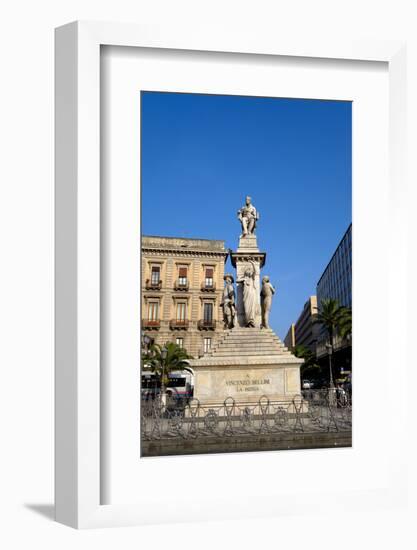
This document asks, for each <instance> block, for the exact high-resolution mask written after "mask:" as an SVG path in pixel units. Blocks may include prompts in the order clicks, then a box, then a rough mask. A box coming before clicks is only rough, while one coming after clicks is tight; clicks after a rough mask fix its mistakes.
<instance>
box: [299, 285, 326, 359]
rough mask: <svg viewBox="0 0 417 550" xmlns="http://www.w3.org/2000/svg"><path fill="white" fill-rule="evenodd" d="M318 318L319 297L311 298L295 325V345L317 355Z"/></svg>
mask: <svg viewBox="0 0 417 550" xmlns="http://www.w3.org/2000/svg"><path fill="white" fill-rule="evenodd" d="M316 317H317V296H310V298H309V299H308V300H307V302H306V303H305V304H304V307H303V311H302V312H301V314H300V316H299V318H298V319H297V322H296V323H295V327H294V332H295V345H296V346H304V347H306V348H308V349H309V350H310V351H311V352H313V353H316V345H317V338H318V333H319V331H320V329H319V327H318V325H317V324H315V319H316Z"/></svg>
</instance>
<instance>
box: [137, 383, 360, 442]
mask: <svg viewBox="0 0 417 550" xmlns="http://www.w3.org/2000/svg"><path fill="white" fill-rule="evenodd" d="M351 429H352V400H351V397H350V395H348V394H347V393H346V392H345V393H341V392H338V391H336V390H335V391H333V390H308V391H307V392H303V395H296V396H294V397H293V398H292V399H291V400H287V401H270V400H269V399H268V397H266V396H262V397H261V398H260V399H259V400H258V402H255V403H249V402H248V403H241V402H239V403H237V402H236V401H235V400H234V399H233V398H232V397H228V398H227V399H225V401H224V402H223V403H219V404H213V405H202V404H200V402H199V400H198V399H190V400H189V401H188V402H185V403H183V404H182V405H179V404H178V403H169V402H168V403H166V404H164V403H163V402H162V400H161V399H159V398H156V399H155V400H150V401H143V402H142V406H141V434H142V437H143V439H144V440H152V439H163V438H175V437H177V438H184V439H187V438H196V437H206V436H217V437H224V436H239V435H253V436H257V435H259V434H276V433H297V432H299V433H317V432H331V431H332V432H343V431H345V432H349V431H351Z"/></svg>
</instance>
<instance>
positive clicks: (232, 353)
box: [212, 348, 291, 357]
mask: <svg viewBox="0 0 417 550" xmlns="http://www.w3.org/2000/svg"><path fill="white" fill-rule="evenodd" d="M239 355H242V356H256V355H288V356H290V355H291V353H289V352H288V351H281V350H277V349H275V348H273V349H262V350H259V349H258V350H247V349H245V350H243V349H229V350H226V349H224V350H223V349H222V350H217V351H216V352H215V353H213V354H212V356H214V357H224V356H239Z"/></svg>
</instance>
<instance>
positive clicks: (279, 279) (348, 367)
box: [56, 23, 406, 527]
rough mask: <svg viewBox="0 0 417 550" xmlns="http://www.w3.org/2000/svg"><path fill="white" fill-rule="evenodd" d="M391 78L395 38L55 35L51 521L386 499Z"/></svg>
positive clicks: (99, 28)
mask: <svg viewBox="0 0 417 550" xmlns="http://www.w3.org/2000/svg"><path fill="white" fill-rule="evenodd" d="M404 79H405V65H404V45H403V44H401V43H396V42H395V43H394V42H385V41H380V42H378V41H373V42H355V41H346V42H340V43H337V44H336V43H332V42H328V43H325V44H323V43H320V42H314V41H313V42H310V41H309V42H308V43H307V42H305V43H303V42H302V41H301V42H297V44H296V45H294V44H293V43H292V44H290V43H288V42H286V41H281V40H280V39H277V38H275V37H270V36H262V37H261V36H257V37H256V38H254V37H252V39H251V41H250V42H248V41H247V39H246V38H245V37H244V36H239V34H238V33H237V34H235V35H232V34H230V33H229V32H226V31H223V32H222V31H220V30H219V32H218V34H217V35H216V37H213V36H212V35H211V34H210V33H208V32H205V31H201V32H200V30H197V29H195V30H188V32H185V33H182V32H181V33H180V32H178V30H177V31H175V32H174V31H173V30H171V31H169V30H168V29H166V30H164V32H163V33H161V32H159V31H157V30H156V29H153V30H152V29H150V28H144V27H143V28H142V27H136V26H130V25H117V24H108V23H73V24H70V25H67V26H64V27H61V28H59V29H57V33H56V161H57V162H56V314H57V315H56V513H57V519H58V520H59V521H62V522H63V523H66V524H69V525H71V526H74V527H94V526H104V525H127V524H138V523H149V522H154V521H157V520H158V521H167V522H169V521H176V520H179V519H181V520H183V519H184V517H183V513H182V510H183V505H185V504H186V502H187V500H188V498H189V494H190V492H192V494H193V502H194V506H193V507H192V509H191V510H190V509H189V508H188V512H187V519H188V520H190V521H193V520H198V519H202V518H213V519H214V518H236V517H251V516H252V517H253V516H264V515H274V514H280V513H287V512H288V511H291V510H300V509H303V510H308V509H309V507H310V506H311V505H312V503H314V505H315V506H316V509H320V508H323V509H325V508H326V506H328V497H329V495H331V502H332V505H333V506H334V505H335V504H336V505H337V503H338V502H343V505H344V506H345V507H349V506H351V507H352V508H353V507H355V508H357V507H358V506H363V507H366V506H369V505H370V504H371V503H372V505H381V503H383V502H388V501H390V502H392V501H395V500H396V499H400V498H401V494H402V491H403V490H405V484H406V482H405V478H404V477H403V476H402V475H401V474H396V475H394V474H393V471H394V469H393V465H397V466H398V464H400V463H401V461H402V460H404V457H403V454H402V452H403V447H402V441H403V440H402V438H403V437H404V433H403V430H404V427H402V428H401V427H400V428H399V429H398V430H397V434H398V445H396V446H395V448H389V449H387V448H386V446H385V444H384V442H385V440H386V438H385V434H386V430H387V429H388V428H387V427H389V426H396V427H398V426H404V424H402V423H401V418H402V415H403V414H404V409H403V408H402V407H400V406H398V407H378V415H377V417H376V416H375V412H376V400H378V402H379V403H380V402H385V403H388V402H390V400H391V399H392V391H393V389H392V387H393V386H392V384H393V380H392V374H391V372H392V371H391V367H390V365H392V364H393V363H395V365H396V373H395V388H396V389H395V393H396V396H397V398H398V397H399V396H400V395H402V394H403V392H404V382H405V373H406V363H405V355H404V350H401V346H398V342H400V341H401V339H402V338H404V336H403V335H402V330H401V326H399V325H398V324H397V323H396V322H394V321H393V319H394V318H397V319H398V318H399V317H401V311H403V308H405V301H404V300H403V299H401V297H400V298H398V293H397V289H398V285H401V284H403V281H404V280H405V262H404V258H403V256H402V255H401V250H400V249H399V248H398V246H397V242H398V239H400V238H401V236H402V234H403V219H402V216H401V199H400V198H399V197H401V188H402V185H404V182H403V180H402V178H403V175H402V169H401V166H402V163H403V162H404V161H403V158H402V148H401V146H400V144H404V141H405V133H404V125H403V123H404V117H405V108H404V104H403V102H402V97H403V96H402V94H403V88H404ZM393 204H396V205H399V207H398V208H393ZM388 258H389V265H395V270H392V269H385V268H384V266H386V265H387V262H388ZM381 297H384V298H383V299H384V303H385V304H386V308H387V310H388V311H389V312H390V313H391V312H392V311H394V310H396V309H397V312H400V314H399V315H397V316H395V317H393V316H392V315H391V314H389V315H383V316H381V315H379V314H378V305H379V304H380V302H381V299H382V298H381ZM384 331H388V332H389V334H390V335H392V338H390V342H391V340H392V343H390V342H388V343H387V346H386V348H383V349H382V348H381V349H375V347H373V346H371V345H370V343H371V342H372V341H375V339H376V337H377V336H378V334H381V333H384ZM394 342H395V345H394ZM375 365H377V371H378V378H377V383H376V380H375V372H376V367H375ZM376 387H377V390H376V389H375V388H376ZM375 391H377V394H378V395H377V396H376V395H375ZM397 466H396V467H395V471H396V472H398V468H397ZM309 471H314V472H315V474H314V475H300V472H309ZM341 472H343V484H342V487H341V486H340V485H339V484H335V483H334V480H335V479H340V474H341ZM179 487H181V490H178V488H179ZM251 499H262V502H264V504H265V506H262V507H251V506H248V502H250V501H251ZM300 502H301V504H300ZM300 507H301V508H300Z"/></svg>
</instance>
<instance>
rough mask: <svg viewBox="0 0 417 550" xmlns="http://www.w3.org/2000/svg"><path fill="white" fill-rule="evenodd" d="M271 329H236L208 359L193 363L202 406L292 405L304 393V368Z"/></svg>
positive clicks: (196, 390)
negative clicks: (232, 403) (264, 399)
mask: <svg viewBox="0 0 417 550" xmlns="http://www.w3.org/2000/svg"><path fill="white" fill-rule="evenodd" d="M302 364H303V359H299V358H297V357H295V356H294V355H293V354H292V353H290V352H289V351H288V349H287V348H286V347H285V346H284V345H283V344H282V342H281V341H280V339H279V338H278V337H277V336H276V335H275V334H274V332H273V331H272V330H271V329H260V328H243V327H235V328H233V329H231V330H230V331H227V332H226V333H225V335H224V336H223V338H222V339H221V340H220V341H219V343H218V344H217V346H216V347H215V348H214V349H213V350H212V351H211V352H210V353H208V354H207V355H205V356H203V357H201V358H200V359H195V360H193V361H192V362H191V367H192V368H193V369H194V374H195V377H194V397H195V398H197V399H198V400H199V401H200V403H201V404H202V405H205V404H215V403H216V404H218V403H223V401H224V400H225V399H226V398H227V397H232V398H233V399H234V400H235V401H236V403H257V402H258V401H259V399H260V398H261V397H262V396H266V397H267V398H268V399H269V400H270V401H291V400H292V399H293V397H294V396H295V395H299V394H300V393H301V382H300V367H301V365H302Z"/></svg>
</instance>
